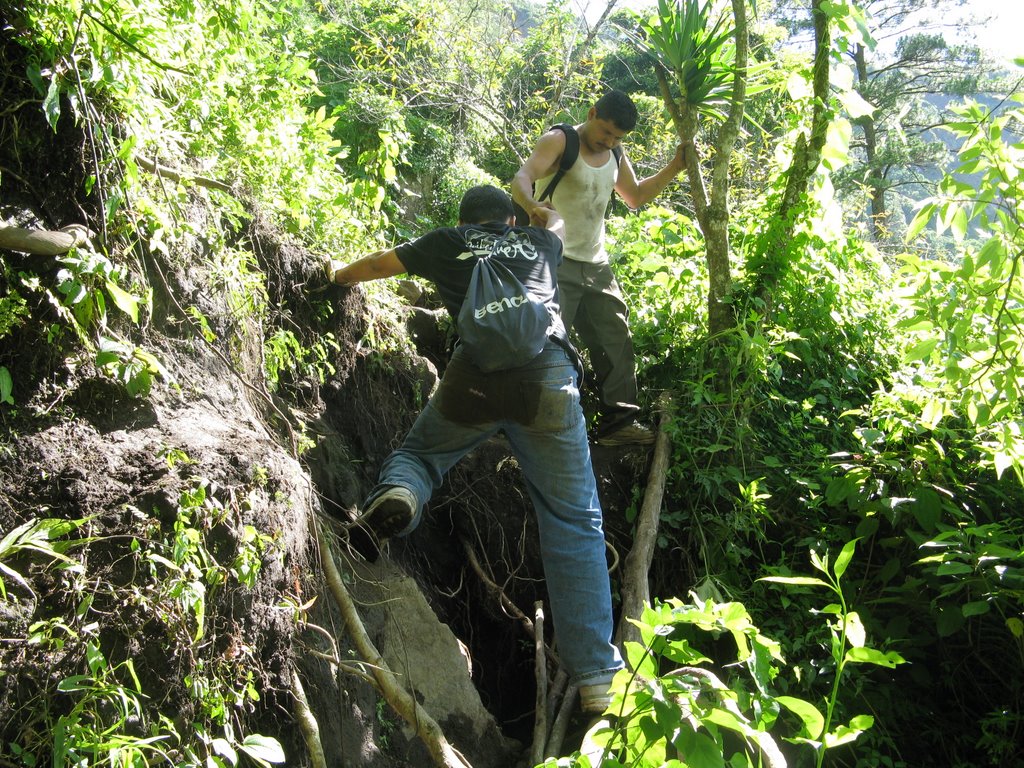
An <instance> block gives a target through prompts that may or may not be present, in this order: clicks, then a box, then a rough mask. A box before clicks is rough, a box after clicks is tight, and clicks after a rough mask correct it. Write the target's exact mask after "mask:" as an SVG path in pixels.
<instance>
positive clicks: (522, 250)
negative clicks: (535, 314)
mask: <svg viewBox="0 0 1024 768" xmlns="http://www.w3.org/2000/svg"><path fill="white" fill-rule="evenodd" d="M496 245H497V248H496V249H495V246H496ZM492 249H494V250H495V253H494V256H495V258H497V259H498V260H500V261H501V262H502V263H503V264H504V265H505V266H507V267H508V268H509V269H510V270H511V271H512V274H514V275H515V276H516V277H517V278H519V281H520V282H521V283H522V284H523V285H524V286H526V287H527V288H528V289H529V290H530V292H531V293H532V294H533V295H534V296H536V297H537V298H538V299H539V300H540V301H542V302H544V304H545V305H546V306H547V307H548V309H549V310H550V311H551V312H553V313H554V316H555V317H557V316H558V283H557V281H556V277H555V275H556V274H557V272H558V265H559V264H561V263H562V241H561V240H559V239H558V237H557V236H556V235H554V234H553V233H551V232H549V231H548V230H546V229H540V228H538V227H509V226H508V225H506V224H501V223H497V222H491V223H488V224H463V225H461V226H458V227H442V228H440V229H435V230H433V231H431V232H428V233H427V234H425V235H423V236H422V237H419V238H417V239H415V240H413V241H411V242H408V243H403V244H402V245H399V246H397V247H396V248H395V253H396V254H397V256H398V259H399V261H401V262H402V264H403V265H404V266H405V268H406V270H407V271H408V272H409V274H412V275H419V276H420V277H425V278H426V279H427V280H430V281H431V282H432V283H434V285H436V286H437V291H438V293H439V294H440V295H441V301H442V303H444V307H445V309H447V310H448V313H449V314H450V315H451V316H452V317H453V318H456V319H457V318H458V316H459V309H460V308H461V307H462V300H463V299H464V298H465V296H466V292H467V291H468V290H469V279H470V276H471V275H472V274H473V266H474V265H475V264H476V261H477V259H476V257H477V256H486V255H488V254H490V253H491V252H492Z"/></svg>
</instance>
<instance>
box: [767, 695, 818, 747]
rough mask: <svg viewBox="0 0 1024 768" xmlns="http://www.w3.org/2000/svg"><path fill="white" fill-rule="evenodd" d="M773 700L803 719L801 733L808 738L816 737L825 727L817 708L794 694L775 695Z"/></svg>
mask: <svg viewBox="0 0 1024 768" xmlns="http://www.w3.org/2000/svg"><path fill="white" fill-rule="evenodd" d="M775 701H777V702H778V703H779V704H781V705H782V706H783V707H785V708H786V709H788V710H789V711H790V712H792V713H793V714H794V715H796V716H797V717H799V718H800V720H802V721H803V724H804V727H803V730H802V731H801V735H802V736H804V737H806V738H808V739H817V738H818V737H819V736H821V732H822V731H823V730H824V729H825V717H824V716H823V715H822V714H821V712H819V711H818V708H817V707H815V706H814V705H813V704H811V703H810V702H809V701H804V700H803V699H798V698H796V697H794V696H776V697H775Z"/></svg>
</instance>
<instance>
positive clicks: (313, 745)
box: [291, 667, 327, 768]
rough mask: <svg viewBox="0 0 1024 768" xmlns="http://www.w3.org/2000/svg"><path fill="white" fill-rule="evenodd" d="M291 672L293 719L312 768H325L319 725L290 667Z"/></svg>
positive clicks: (325, 761) (299, 682)
mask: <svg viewBox="0 0 1024 768" xmlns="http://www.w3.org/2000/svg"><path fill="white" fill-rule="evenodd" d="M291 672H292V674H291V688H292V696H293V697H294V698H295V719H296V720H298V721H299V729H300V730H301V731H302V737H303V739H304V740H305V742H306V751H307V752H309V761H310V763H312V765H313V768H327V758H326V757H325V756H324V745H323V742H321V741H320V724H319V723H317V721H316V717H314V715H313V711H312V710H311V709H310V708H309V701H307V700H306V692H305V690H303V688H302V681H301V680H300V679H299V672H298V670H296V669H295V668H294V667H292V670H291Z"/></svg>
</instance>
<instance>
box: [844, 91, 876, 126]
mask: <svg viewBox="0 0 1024 768" xmlns="http://www.w3.org/2000/svg"><path fill="white" fill-rule="evenodd" d="M839 101H840V102H841V103H842V105H843V106H844V107H845V108H846V111H847V113H848V114H849V115H850V117H852V118H853V119H854V120H856V119H857V118H859V117H867V116H868V115H870V114H872V113H873V112H874V111H875V105H874V104H872V103H871V102H869V101H868V100H867V99H865V98H864V97H863V96H861V95H860V94H859V93H857V92H856V91H853V90H850V91H846V92H845V93H841V94H839Z"/></svg>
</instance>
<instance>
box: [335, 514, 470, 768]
mask: <svg viewBox="0 0 1024 768" xmlns="http://www.w3.org/2000/svg"><path fill="white" fill-rule="evenodd" d="M316 539H317V545H318V546H319V549H320V560H321V562H322V563H323V569H324V577H325V578H326V580H327V586H328V587H329V588H330V590H331V594H332V596H333V597H334V600H335V602H336V603H337V605H338V608H339V610H340V611H341V615H342V617H343V619H344V621H345V628H346V629H347V630H348V633H349V636H350V637H351V639H352V643H353V645H354V646H355V649H356V652H357V653H358V654H359V655H360V656H361V657H362V658H363V659H364V660H365V661H366V663H367V664H368V665H369V666H370V669H371V670H372V671H373V676H374V678H375V679H376V680H377V685H378V686H379V687H380V690H381V693H382V695H383V696H384V699H385V700H386V701H387V702H388V704H390V705H391V708H392V709H394V710H395V712H397V713H398V714H399V716H401V717H402V718H403V719H404V720H405V721H406V722H407V723H409V725H411V726H412V727H413V729H414V730H415V731H416V735H417V736H419V738H420V739H422V741H423V743H424V745H425V746H426V747H427V751H428V752H430V756H431V757H432V758H433V759H434V764H435V765H437V766H439V768H472V766H471V765H470V764H469V762H468V761H467V760H466V758H464V757H463V756H462V755H461V754H459V752H458V750H456V749H455V748H454V747H453V746H452V745H451V744H449V743H448V740H447V739H446V738H445V736H444V733H443V732H442V731H441V727H440V726H439V725H438V724H437V722H436V721H435V720H434V719H433V718H432V717H431V716H430V715H429V714H427V711H426V710H425V709H423V707H421V706H420V705H419V703H418V702H417V701H416V699H414V698H413V697H412V696H411V695H410V694H409V692H408V691H406V690H405V688H403V687H402V685H401V684H400V683H399V682H398V679H397V678H396V677H395V675H394V673H393V672H391V670H390V669H388V667H387V664H386V663H385V662H384V659H383V658H382V657H381V655H380V652H379V651H378V650H377V648H376V647H375V646H374V644H373V641H372V640H370V637H369V635H368V634H367V633H366V629H365V627H364V626H363V622H362V621H361V620H360V618H359V613H358V612H357V610H356V606H355V602H354V601H353V600H352V597H351V595H349V593H348V589H346V587H345V584H344V582H343V581H342V579H341V574H340V573H339V572H338V567H337V565H336V564H335V562H334V552H333V551H332V550H331V545H330V542H329V541H328V540H327V537H326V535H325V534H324V531H323V529H322V528H321V527H320V525H319V524H317V525H316Z"/></svg>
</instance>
